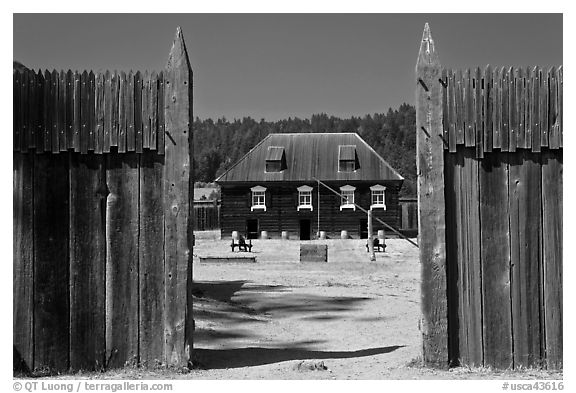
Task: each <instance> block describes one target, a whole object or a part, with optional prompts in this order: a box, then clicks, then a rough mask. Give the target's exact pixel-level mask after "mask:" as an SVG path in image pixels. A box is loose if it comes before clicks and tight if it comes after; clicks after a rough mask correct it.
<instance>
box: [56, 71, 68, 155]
mask: <svg viewBox="0 0 576 393" xmlns="http://www.w3.org/2000/svg"><path fill="white" fill-rule="evenodd" d="M66 135H67V134H66V73H65V72H64V71H60V73H59V75H58V146H59V148H60V151H68V141H67V140H66Z"/></svg>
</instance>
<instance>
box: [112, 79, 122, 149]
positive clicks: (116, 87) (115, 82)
mask: <svg viewBox="0 0 576 393" xmlns="http://www.w3.org/2000/svg"><path fill="white" fill-rule="evenodd" d="M110 78H111V82H110V96H111V97H112V98H111V99H112V108H111V113H110V117H111V119H110V122H111V125H110V126H111V128H110V146H118V139H119V127H120V118H119V116H120V114H119V110H120V103H119V94H120V75H119V74H118V73H117V72H116V71H114V73H113V74H112V75H111V76H110Z"/></svg>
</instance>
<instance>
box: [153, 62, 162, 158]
mask: <svg viewBox="0 0 576 393" xmlns="http://www.w3.org/2000/svg"><path fill="white" fill-rule="evenodd" d="M158 85H159V75H157V74H156V72H155V71H154V72H152V74H151V75H150V103H149V108H150V150H156V149H157V135H158V114H159V113H158V108H163V107H164V106H163V105H164V104H162V106H160V104H159V103H158V100H159V95H158ZM162 112H164V111H163V110H162Z"/></svg>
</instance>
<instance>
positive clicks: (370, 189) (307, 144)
mask: <svg viewBox="0 0 576 393" xmlns="http://www.w3.org/2000/svg"><path fill="white" fill-rule="evenodd" d="M317 180H320V181H321V182H322V183H324V184H326V185H327V186H329V187H330V188H332V189H333V190H335V191H337V192H338V193H340V194H341V196H338V195H336V194H334V193H333V192H332V191H330V190H329V189H328V188H327V187H325V186H323V185H321V184H320V183H319V182H318V181H317ZM403 180H404V179H403V177H402V176H400V174H399V173H398V172H397V171H395V170H394V169H393V168H392V167H391V166H390V165H389V164H388V163H387V162H386V161H384V159H383V158H382V157H381V156H380V155H379V154H378V153H376V151H375V150H374V149H373V148H372V147H370V146H369V145H368V144H367V143H366V142H365V141H364V140H363V139H362V138H360V136H359V135H358V134H356V133H302V134H300V133H297V134H270V135H268V136H267V137H266V138H264V139H263V140H262V141H261V142H260V143H259V144H258V145H256V146H255V147H254V148H253V149H252V150H250V151H249V152H248V153H247V154H246V155H245V156H244V157H242V158H241V159H240V160H239V161H238V162H236V163H235V164H234V165H233V166H232V167H231V168H230V169H229V170H228V171H226V172H225V173H223V174H222V175H221V176H220V177H218V178H217V179H216V182H217V183H218V184H219V185H220V186H221V198H222V202H221V211H220V212H221V231H222V238H229V237H230V236H231V235H232V232H233V231H238V232H239V233H240V234H243V235H244V236H246V237H247V238H252V239H255V238H258V237H259V236H260V234H261V233H262V232H263V231H266V232H267V235H268V236H269V237H271V238H279V237H280V236H281V234H282V232H287V234H288V236H289V238H292V239H300V240H311V239H315V238H317V237H318V236H319V234H320V231H324V232H326V234H327V236H328V237H340V235H341V231H343V230H344V231H347V233H348V235H349V236H350V237H352V238H366V237H367V235H368V233H367V215H366V213H364V212H362V211H361V210H359V209H357V208H356V206H355V205H354V204H358V205H359V206H361V207H363V208H364V209H366V210H368V209H372V215H373V217H374V218H379V219H381V220H383V221H384V222H386V223H387V224H389V225H391V226H393V227H394V228H399V227H400V209H399V204H398V193H399V191H400V188H401V187H402V182H403ZM379 229H385V227H384V225H383V224H381V223H380V222H378V220H377V219H374V231H375V232H376V231H377V230H379Z"/></svg>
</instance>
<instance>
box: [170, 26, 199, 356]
mask: <svg viewBox="0 0 576 393" xmlns="http://www.w3.org/2000/svg"><path fill="white" fill-rule="evenodd" d="M164 84H165V86H164V116H165V120H164V121H165V123H164V124H165V138H164V149H165V166H164V217H165V221H164V258H165V260H164V262H165V271H164V278H165V304H166V310H165V320H164V334H165V347H164V356H165V358H166V362H167V363H168V364H170V365H178V366H184V365H186V364H187V362H188V360H189V357H190V350H191V348H192V330H193V322H192V313H191V311H192V301H191V295H190V294H191V287H190V286H191V285H192V282H191V281H192V264H191V263H192V258H191V247H192V244H191V242H190V239H191V238H192V227H191V225H190V222H189V218H188V217H189V213H190V212H189V209H190V199H191V198H190V188H191V186H192V179H191V170H190V169H191V168H190V164H191V161H192V159H191V151H192V149H191V146H192V138H191V133H190V132H191V124H192V70H191V68H190V62H189V60H188V53H187V52H186V45H185V44H184V37H183V36H182V31H181V30H180V27H178V29H177V30H176V37H175V39H174V42H173V44H172V49H171V50H170V56H169V58H168V63H167V65H166V70H165V77H164Z"/></svg>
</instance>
